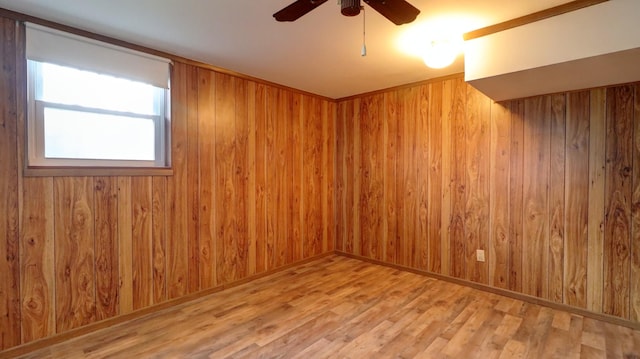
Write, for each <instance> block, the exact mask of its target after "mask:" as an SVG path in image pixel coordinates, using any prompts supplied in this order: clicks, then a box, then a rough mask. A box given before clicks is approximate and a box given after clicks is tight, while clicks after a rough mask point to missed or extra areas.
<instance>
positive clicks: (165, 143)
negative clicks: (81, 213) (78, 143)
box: [25, 24, 171, 175]
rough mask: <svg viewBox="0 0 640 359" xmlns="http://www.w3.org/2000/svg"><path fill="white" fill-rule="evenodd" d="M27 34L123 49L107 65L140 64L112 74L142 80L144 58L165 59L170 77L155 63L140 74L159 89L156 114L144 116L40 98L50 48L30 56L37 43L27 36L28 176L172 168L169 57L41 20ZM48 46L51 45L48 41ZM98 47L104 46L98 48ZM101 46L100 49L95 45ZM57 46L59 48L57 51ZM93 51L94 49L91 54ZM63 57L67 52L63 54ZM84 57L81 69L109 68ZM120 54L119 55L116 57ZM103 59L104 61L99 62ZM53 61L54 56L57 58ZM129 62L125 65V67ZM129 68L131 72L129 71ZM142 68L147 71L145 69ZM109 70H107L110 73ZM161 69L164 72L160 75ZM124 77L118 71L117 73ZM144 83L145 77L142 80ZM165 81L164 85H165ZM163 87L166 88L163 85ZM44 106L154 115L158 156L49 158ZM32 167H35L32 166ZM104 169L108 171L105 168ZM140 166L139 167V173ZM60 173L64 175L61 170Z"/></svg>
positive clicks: (70, 62)
mask: <svg viewBox="0 0 640 359" xmlns="http://www.w3.org/2000/svg"><path fill="white" fill-rule="evenodd" d="M27 30H28V32H27V34H29V30H31V31H33V32H34V33H35V35H34V36H33V38H34V39H35V40H34V43H38V42H39V43H40V44H42V43H43V40H42V39H38V36H40V34H44V39H45V40H49V38H48V37H50V36H53V37H54V40H55V37H56V36H57V37H59V38H60V39H61V41H62V43H63V44H64V43H65V42H69V43H71V46H80V47H82V46H84V45H85V44H86V45H87V46H88V48H89V49H90V51H89V52H90V53H91V52H96V51H107V52H109V51H115V52H118V51H120V53H116V54H115V56H116V60H117V61H113V62H112V63H114V64H115V65H112V63H109V62H107V63H106V66H107V67H108V66H116V65H120V64H123V63H129V62H136V66H133V68H130V69H127V68H125V69H122V68H114V71H124V73H122V72H114V73H113V74H114V75H124V76H125V77H127V76H126V75H127V73H128V74H130V75H132V78H131V79H132V80H134V81H140V79H139V78H135V77H134V76H138V75H139V72H138V70H140V69H142V67H141V65H140V64H141V63H142V64H144V61H145V60H144V58H147V57H149V58H151V59H152V60H154V61H156V62H163V63H164V64H165V66H166V67H165V70H166V71H165V72H166V77H165V78H164V80H163V78H162V75H161V71H159V70H158V68H159V69H162V65H161V64H160V66H158V65H157V64H152V65H153V66H150V67H155V69H153V70H150V71H149V73H147V74H142V76H143V77H145V76H147V78H149V79H150V83H151V84H152V85H154V86H155V87H156V93H155V96H154V114H153V115H146V114H135V113H129V112H120V111H113V110H105V109H99V108H89V107H83V106H76V105H67V104H61V103H52V102H46V101H43V100H40V98H41V96H39V95H41V93H42V92H41V91H42V89H41V88H39V85H38V83H39V81H38V79H41V75H42V70H41V64H42V63H44V62H49V61H47V58H46V56H47V53H46V51H45V52H44V57H43V55H42V54H43V50H42V49H41V48H38V47H37V46H36V50H34V51H33V52H32V55H31V56H30V55H29V46H32V47H33V46H35V45H33V44H31V45H30V44H29V38H27V59H26V60H25V61H27V71H26V72H27V79H26V80H27V111H26V112H27V116H26V121H25V122H26V123H25V124H26V132H25V134H26V138H25V150H26V152H27V156H26V161H25V174H26V175H57V172H51V171H46V170H47V169H49V170H51V169H53V170H54V171H55V170H56V169H74V170H75V171H74V172H73V173H80V174H85V173H86V174H87V175H91V173H88V172H86V171H87V170H88V171H91V169H96V170H97V173H96V175H109V174H114V175H127V172H126V170H127V169H131V170H132V171H133V172H132V173H131V174H132V175H135V174H154V173H153V172H144V173H141V172H140V170H142V171H144V170H145V169H147V170H149V171H156V170H163V169H164V170H170V162H171V161H170V160H171V156H170V153H171V142H170V137H171V120H170V116H169V114H170V91H169V86H168V85H169V84H168V82H169V74H168V72H169V67H168V65H169V64H170V61H169V60H166V59H162V58H156V57H154V56H153V55H148V54H144V53H139V52H138V51H134V50H129V49H123V48H120V47H117V46H115V45H111V44H107V43H102V42H99V41H96V40H93V39H87V38H83V37H80V36H77V35H74V34H68V33H63V32H61V31H58V30H54V29H49V28H45V27H42V26H39V25H34V24H27ZM47 46H48V45H47ZM99 47H100V48H99ZM96 49H97V50H96ZM56 51H58V53H56ZM59 54H60V51H59V50H58V49H55V47H54V50H53V51H52V55H51V56H52V58H54V59H55V58H56V56H60V55H59ZM90 55H91V54H90ZM62 56H63V57H64V56H66V55H65V53H64V52H63V53H62ZM80 57H81V59H80V62H81V63H82V68H78V70H86V71H90V72H97V73H101V72H102V73H105V72H103V71H92V69H91V68H87V63H88V62H87V56H84V58H82V57H83V56H82V54H81V55H80ZM118 57H120V58H119V59H118ZM132 57H139V58H140V59H141V60H140V61H138V59H137V58H134V59H133V61H132V60H131V58H132ZM89 60H91V56H89ZM97 62H98V64H97V65H96V69H99V70H103V69H104V67H105V61H104V59H97ZM100 62H102V63H101V64H100ZM53 63H55V61H54V62H53ZM58 64H59V65H61V66H66V67H70V68H74V66H73V59H68V60H65V62H64V63H60V62H59V63H58ZM125 67H126V66H125ZM127 71H128V72H127ZM143 72H144V71H143ZM107 73H108V72H107ZM159 74H160V76H159ZM117 77H120V76H117ZM142 82H146V81H142ZM163 83H166V85H162V84H163ZM160 86H162V87H160ZM45 108H56V109H62V110H71V111H79V112H86V113H91V114H106V115H116V116H123V117H130V118H139V119H151V120H152V121H153V124H154V158H155V160H151V161H149V160H111V159H80V158H46V157H45V143H44V142H45V141H44V139H45V134H44V127H45V126H44V123H45V121H44V114H45ZM43 169H44V170H45V171H44V172H38V171H40V170H43ZM109 169H115V170H116V171H109ZM31 170H33V171H31ZM105 170H106V171H105ZM123 170H124V172H123ZM136 171H137V172H136ZM157 174H159V175H166V174H169V173H168V172H166V171H164V172H157ZM60 175H65V174H64V173H61V174H60Z"/></svg>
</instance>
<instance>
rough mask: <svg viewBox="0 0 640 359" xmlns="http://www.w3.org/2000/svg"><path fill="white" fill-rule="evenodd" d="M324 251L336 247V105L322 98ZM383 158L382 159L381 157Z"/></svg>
mask: <svg viewBox="0 0 640 359" xmlns="http://www.w3.org/2000/svg"><path fill="white" fill-rule="evenodd" d="M321 118H322V194H321V198H322V227H323V231H322V253H326V252H327V251H333V250H334V248H335V228H334V223H335V207H334V187H335V182H336V179H335V173H334V168H335V162H336V159H335V137H334V136H335V135H334V134H335V118H336V105H335V104H334V103H331V102H328V101H326V100H322V117H321ZM381 160H382V159H381Z"/></svg>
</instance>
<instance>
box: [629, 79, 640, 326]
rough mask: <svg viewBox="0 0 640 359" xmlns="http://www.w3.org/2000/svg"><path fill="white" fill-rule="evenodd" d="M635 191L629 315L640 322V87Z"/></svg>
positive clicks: (635, 126) (636, 106) (636, 102)
mask: <svg viewBox="0 0 640 359" xmlns="http://www.w3.org/2000/svg"><path fill="white" fill-rule="evenodd" d="M633 98H634V111H633V154H632V156H633V193H632V196H633V197H632V199H631V201H632V207H631V208H632V212H631V215H632V228H631V231H632V234H631V235H632V237H631V249H630V251H631V274H630V278H629V282H630V283H631V287H630V289H629V290H630V292H631V293H630V301H629V311H630V313H629V317H630V319H631V320H633V321H636V322H640V89H639V88H638V86H637V85H636V86H634V88H633Z"/></svg>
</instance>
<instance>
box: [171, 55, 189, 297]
mask: <svg viewBox="0 0 640 359" xmlns="http://www.w3.org/2000/svg"><path fill="white" fill-rule="evenodd" d="M190 68H191V66H189V65H185V64H183V63H180V62H175V63H174V65H173V73H174V78H176V79H177V80H176V81H174V82H173V83H172V87H171V111H172V116H171V161H172V167H173V176H171V177H169V178H168V181H167V198H168V200H169V201H170V202H169V203H170V205H169V206H168V213H167V227H168V228H169V232H168V233H167V234H168V236H167V298H168V299H174V298H179V297H181V296H183V295H185V294H187V293H188V290H189V287H188V286H189V283H188V280H189V278H188V277H189V264H188V261H189V244H188V236H189V229H188V226H189V218H188V213H189V208H188V206H189V203H188V198H187V197H188V192H187V188H188V180H187V166H188V164H187V153H188V139H187V135H188V106H189V101H188V99H187V96H188V93H189V91H188V89H187V85H188V84H187V81H186V78H187V76H188V73H189V69H190Z"/></svg>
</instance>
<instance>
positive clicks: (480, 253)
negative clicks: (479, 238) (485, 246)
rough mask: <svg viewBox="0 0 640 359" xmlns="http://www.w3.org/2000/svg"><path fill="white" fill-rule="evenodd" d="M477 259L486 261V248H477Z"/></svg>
mask: <svg viewBox="0 0 640 359" xmlns="http://www.w3.org/2000/svg"><path fill="white" fill-rule="evenodd" d="M476 259H477V260H478V262H484V250H482V249H477V250H476Z"/></svg>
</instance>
